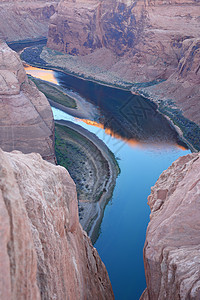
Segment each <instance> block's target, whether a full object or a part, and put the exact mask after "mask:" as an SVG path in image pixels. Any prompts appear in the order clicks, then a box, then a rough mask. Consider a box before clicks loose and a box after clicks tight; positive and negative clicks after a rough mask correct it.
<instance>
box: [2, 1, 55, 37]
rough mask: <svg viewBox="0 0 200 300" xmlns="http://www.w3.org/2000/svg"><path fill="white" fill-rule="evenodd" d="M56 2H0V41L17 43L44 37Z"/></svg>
mask: <svg viewBox="0 0 200 300" xmlns="http://www.w3.org/2000/svg"><path fill="white" fill-rule="evenodd" d="M57 3H58V0H48V1H45V0H35V1H32V0H18V1H13V0H1V1H0V39H3V40H6V41H17V40H24V39H32V38H41V37H46V36H47V32H48V23H49V18H50V17H51V16H52V15H53V14H54V12H55V9H56V6H57Z"/></svg>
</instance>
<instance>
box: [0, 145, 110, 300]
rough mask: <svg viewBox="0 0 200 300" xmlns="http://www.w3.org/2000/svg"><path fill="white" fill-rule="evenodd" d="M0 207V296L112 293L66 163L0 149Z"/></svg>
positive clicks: (78, 296)
mask: <svg viewBox="0 0 200 300" xmlns="http://www.w3.org/2000/svg"><path fill="white" fill-rule="evenodd" d="M0 206H1V210H0V212H1V213H0V223H1V232H0V253H1V255H0V269H1V272H0V291H1V298H2V299H33V300H36V299H60V300H61V299H72V300H76V299H77V300H80V299H109V300H110V299H113V298H114V296H113V292H112V287H111V284H110V281H109V278H108V274H107V271H106V268H105V266H104V264H103V263H102V262H101V260H100V258H99V256H98V253H97V251H96V249H95V248H93V246H92V244H91V242H90V239H89V238H88V237H87V235H86V233H85V232H84V231H83V230H82V227H81V226H80V224H79V220H78V205H77V199H76V188H75V184H74V182H73V181H72V179H71V177H70V176H69V173H68V172H67V170H66V169H65V168H63V167H60V166H55V165H53V164H51V163H48V162H46V161H44V160H43V159H42V158H41V156H40V155H39V154H36V153H32V154H22V153H21V152H19V151H13V152H12V153H6V152H3V151H2V150H0Z"/></svg>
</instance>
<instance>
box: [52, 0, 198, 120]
mask: <svg viewBox="0 0 200 300" xmlns="http://www.w3.org/2000/svg"><path fill="white" fill-rule="evenodd" d="M199 8H200V5H199V2H198V1H196V0H190V1H186V0H180V1H178V2H177V1H175V0H173V1H160V0H156V1H153V0H152V1H151V0H150V1H145V0H139V1H136V2H131V1H128V0H124V1H113V0H109V1H104V0H103V1H99V0H90V1H83V0H76V1H68V0H61V2H60V3H59V5H58V9H57V13H55V14H54V15H53V16H52V18H51V21H50V26H49V34H48V44H47V45H48V47H50V48H52V49H55V50H58V51H62V52H66V53H68V54H71V55H84V62H85V63H86V64H89V65H91V66H93V67H94V68H96V70H97V72H98V73H100V74H101V73H103V72H108V71H109V72H110V77H115V76H116V77H118V78H121V79H122V80H126V81H129V82H132V83H142V85H140V87H142V88H139V89H138V88H137V92H138V90H139V92H141V93H144V94H145V95H146V96H147V97H150V98H151V97H152V98H153V99H158V100H170V101H172V102H174V104H175V105H176V106H177V107H178V108H179V109H180V110H182V111H183V114H184V116H185V117H186V118H189V119H190V120H192V121H194V122H196V123H198V124H200V114H199V109H198V105H199V104H198V95H199V94H200V88H199V86H200V75H199V74H200V69H199V37H200V35H199V22H200V17H199ZM105 49H106V51H105ZM91 76H93V74H92V75H91ZM104 77H105V81H106V78H107V77H108V76H107V74H106V76H104ZM163 80H167V81H166V82H162V83H160V84H157V85H155V86H151V87H150V88H146V89H144V88H143V87H144V85H146V84H147V83H148V86H149V84H150V85H152V84H155V83H158V82H160V81H163ZM137 87H138V86H137Z"/></svg>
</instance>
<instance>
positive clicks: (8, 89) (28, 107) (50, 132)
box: [0, 42, 55, 162]
mask: <svg viewBox="0 0 200 300" xmlns="http://www.w3.org/2000/svg"><path fill="white" fill-rule="evenodd" d="M0 126H1V131H0V147H1V148H2V149H3V150H5V151H12V150H20V151H22V152H24V153H30V152H38V153H40V154H41V155H42V157H43V158H45V159H47V160H49V161H51V162H55V154H54V121H53V114H52V111H51V107H50V105H49V103H48V101H47V99H46V97H45V96H44V95H43V94H42V93H41V92H39V90H38V89H37V88H36V86H35V85H34V84H33V83H32V82H31V81H29V80H28V78H27V76H26V73H25V70H24V68H23V65H22V62H21V60H20V58H19V56H18V54H16V53H15V52H14V51H12V50H11V49H10V48H9V47H8V46H7V45H6V44H5V43H3V42H0Z"/></svg>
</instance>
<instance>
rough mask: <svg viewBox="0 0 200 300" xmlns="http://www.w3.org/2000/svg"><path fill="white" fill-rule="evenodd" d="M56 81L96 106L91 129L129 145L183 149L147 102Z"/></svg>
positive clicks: (91, 85) (87, 84) (67, 79)
mask: <svg viewBox="0 0 200 300" xmlns="http://www.w3.org/2000/svg"><path fill="white" fill-rule="evenodd" d="M56 78H57V80H58V82H59V84H60V85H61V86H63V87H65V88H68V89H72V90H74V91H76V92H78V93H79V94H81V95H82V96H83V97H84V98H85V99H86V100H87V101H89V102H91V103H93V104H94V105H95V106H98V108H99V112H100V115H99V120H98V122H96V123H95V122H93V125H94V126H97V127H98V126H100V127H101V128H104V129H105V130H106V132H107V133H110V134H111V135H112V136H115V137H116V138H119V139H123V140H124V141H126V142H128V143H129V144H133V145H135V144H137V143H142V144H149V143H150V144H156V143H157V144H178V145H180V146H183V147H184V148H187V146H186V145H185V144H184V143H182V142H181V141H180V139H179V136H178V134H177V133H176V131H175V130H174V128H173V127H172V126H171V125H170V123H169V122H168V121H167V119H166V118H165V117H164V116H162V115H161V114H160V113H158V112H157V109H156V105H155V104H154V103H152V102H150V101H149V100H147V99H145V98H143V97H141V96H139V95H133V94H132V93H131V92H129V91H124V90H120V89H117V88H116V89H115V88H111V87H107V86H103V85H99V84H96V83H95V82H92V81H86V80H82V79H80V78H77V77H72V76H70V75H66V74H63V73H61V72H57V73H56ZM91 121H94V120H92V119H91V120H90V122H91ZM85 122H89V121H85ZM90 124H92V123H90Z"/></svg>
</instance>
